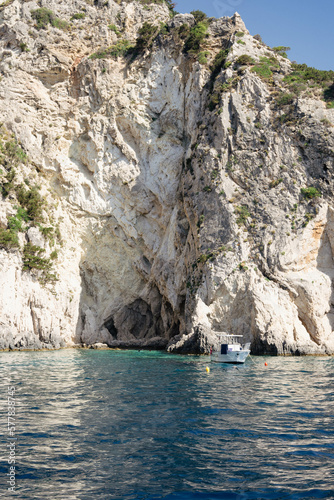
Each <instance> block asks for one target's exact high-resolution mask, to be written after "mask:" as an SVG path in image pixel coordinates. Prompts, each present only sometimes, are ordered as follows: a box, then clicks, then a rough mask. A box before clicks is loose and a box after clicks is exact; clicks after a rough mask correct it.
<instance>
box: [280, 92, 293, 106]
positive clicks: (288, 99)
mask: <svg viewBox="0 0 334 500" xmlns="http://www.w3.org/2000/svg"><path fill="white" fill-rule="evenodd" d="M295 98H296V96H295V94H284V93H282V94H281V95H280V96H278V98H277V100H276V103H277V105H278V106H286V105H287V104H292V103H293V101H294V100H295Z"/></svg>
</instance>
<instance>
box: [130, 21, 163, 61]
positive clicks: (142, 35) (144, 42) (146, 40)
mask: <svg viewBox="0 0 334 500" xmlns="http://www.w3.org/2000/svg"><path fill="white" fill-rule="evenodd" d="M158 31H159V28H158V26H154V25H153V24H150V23H147V22H145V23H144V24H143V26H142V27H141V28H140V29H139V30H138V35H139V36H138V38H137V40H136V45H135V48H134V53H135V54H142V53H143V52H145V50H146V49H148V48H149V47H151V45H152V44H153V40H154V38H155V36H156V35H157V34H158Z"/></svg>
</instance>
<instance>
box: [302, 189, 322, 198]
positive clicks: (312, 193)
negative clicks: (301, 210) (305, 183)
mask: <svg viewBox="0 0 334 500" xmlns="http://www.w3.org/2000/svg"><path fill="white" fill-rule="evenodd" d="M300 192H301V194H302V195H303V196H304V198H306V199H308V200H311V199H312V198H319V197H320V196H321V193H320V191H318V189H317V188H315V187H313V186H311V187H308V188H302V189H301V190H300Z"/></svg>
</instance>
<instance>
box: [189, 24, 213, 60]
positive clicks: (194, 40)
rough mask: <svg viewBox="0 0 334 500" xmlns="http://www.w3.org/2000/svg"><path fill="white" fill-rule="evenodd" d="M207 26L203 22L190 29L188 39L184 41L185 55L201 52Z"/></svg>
mask: <svg viewBox="0 0 334 500" xmlns="http://www.w3.org/2000/svg"><path fill="white" fill-rule="evenodd" d="M207 29H208V25H207V23H205V22H199V23H197V24H195V26H193V27H192V28H191V29H190V32H189V37H188V38H187V40H186V43H185V47H184V50H185V52H186V53H191V54H197V53H198V52H200V50H201V44H202V43H203V41H204V39H205V36H206V32H207Z"/></svg>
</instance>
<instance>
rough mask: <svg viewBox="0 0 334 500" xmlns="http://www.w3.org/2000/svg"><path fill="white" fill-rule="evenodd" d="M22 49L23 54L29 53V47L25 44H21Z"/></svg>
mask: <svg viewBox="0 0 334 500" xmlns="http://www.w3.org/2000/svg"><path fill="white" fill-rule="evenodd" d="M20 49H21V51H22V52H29V49H28V45H27V44H26V43H24V42H21V43H20Z"/></svg>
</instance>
